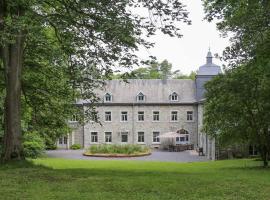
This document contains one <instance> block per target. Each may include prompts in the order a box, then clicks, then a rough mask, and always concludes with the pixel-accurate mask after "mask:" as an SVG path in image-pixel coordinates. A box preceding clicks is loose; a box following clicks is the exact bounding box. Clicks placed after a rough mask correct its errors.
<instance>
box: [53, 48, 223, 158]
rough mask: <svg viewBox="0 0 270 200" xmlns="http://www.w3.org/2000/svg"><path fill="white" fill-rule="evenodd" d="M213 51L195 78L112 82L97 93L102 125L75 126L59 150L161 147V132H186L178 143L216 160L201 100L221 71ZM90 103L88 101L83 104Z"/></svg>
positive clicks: (62, 140) (209, 53) (74, 124)
mask: <svg viewBox="0 0 270 200" xmlns="http://www.w3.org/2000/svg"><path fill="white" fill-rule="evenodd" d="M212 59H213V57H212V54H211V52H210V51H209V52H208V54H207V57H206V64H204V65H202V66H201V67H199V70H198V72H197V75H196V78H195V80H190V79H163V80H155V79H152V80H150V79H149V80H146V79H133V80H128V82H124V81H121V80H109V81H107V82H106V85H105V86H104V88H103V89H102V90H99V91H98V92H97V94H98V96H99V97H100V99H102V101H101V102H99V103H97V105H96V106H97V107H96V109H97V111H98V115H99V119H100V122H101V124H98V123H94V122H89V123H87V124H85V125H79V124H78V123H77V122H76V120H73V121H70V124H71V125H72V126H73V127H74V128H73V132H72V133H71V134H69V135H68V136H67V137H63V138H60V139H59V141H58V142H57V145H58V147H59V148H69V147H70V146H71V145H72V144H81V145H82V146H83V147H84V148H87V147H89V146H90V145H92V144H104V143H107V144H123V143H127V144H142V145H148V146H151V147H159V146H160V143H161V138H160V137H159V136H161V135H162V134H165V133H168V132H177V131H178V132H179V131H182V132H183V131H184V133H185V135H186V136H185V137H184V138H183V137H181V138H176V139H177V141H176V143H180V144H181V143H189V144H193V145H194V147H202V148H203V152H204V154H205V155H206V156H207V157H208V158H209V159H215V142H214V141H213V140H211V139H210V138H209V136H207V135H206V134H204V133H203V132H202V131H201V129H202V124H203V103H204V93H205V89H204V84H205V83H206V82H207V81H208V80H210V79H211V78H213V77H214V76H216V75H217V74H219V73H221V68H220V67H219V66H218V65H215V64H214V63H213V62H212ZM80 104H81V105H80V106H82V107H86V106H87V102H84V101H82V102H80Z"/></svg>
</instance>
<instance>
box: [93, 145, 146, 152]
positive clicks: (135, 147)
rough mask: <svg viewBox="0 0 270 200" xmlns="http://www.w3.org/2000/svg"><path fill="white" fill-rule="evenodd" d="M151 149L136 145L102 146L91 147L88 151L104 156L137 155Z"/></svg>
mask: <svg viewBox="0 0 270 200" xmlns="http://www.w3.org/2000/svg"><path fill="white" fill-rule="evenodd" d="M149 150H150V149H149V148H148V147H146V146H141V145H135V144H125V145H117V144H112V145H110V144H101V145H91V146H90V147H89V149H88V152H89V153H102V154H136V153H145V152H148V151H149Z"/></svg>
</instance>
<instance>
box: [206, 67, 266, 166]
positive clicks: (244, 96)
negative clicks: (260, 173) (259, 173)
mask: <svg viewBox="0 0 270 200" xmlns="http://www.w3.org/2000/svg"><path fill="white" fill-rule="evenodd" d="M269 77H270V62H269V63H268V64H265V63H263V65H261V63H252V64H249V65H245V66H240V67H238V68H235V69H231V70H227V71H226V72H225V74H222V75H219V76H217V77H216V78H214V79H213V80H211V81H209V82H208V83H207V84H206V89H207V93H206V99H207V101H206V103H205V111H204V130H205V132H206V133H208V134H211V135H212V136H214V137H216V138H217V139H218V140H219V142H221V143H227V144H233V143H235V142H240V143H242V144H252V145H256V146H257V147H258V148H259V151H260V153H261V156H262V158H263V160H265V162H266V164H267V160H268V155H270V134H269V127H270V121H269V118H270V102H269V98H270V79H269Z"/></svg>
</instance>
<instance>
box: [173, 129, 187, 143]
mask: <svg viewBox="0 0 270 200" xmlns="http://www.w3.org/2000/svg"><path fill="white" fill-rule="evenodd" d="M176 132H177V133H179V134H180V135H179V137H177V138H176V143H179V144H181V143H182V144H186V143H189V132H188V131H187V130H185V129H180V130H178V131H176Z"/></svg>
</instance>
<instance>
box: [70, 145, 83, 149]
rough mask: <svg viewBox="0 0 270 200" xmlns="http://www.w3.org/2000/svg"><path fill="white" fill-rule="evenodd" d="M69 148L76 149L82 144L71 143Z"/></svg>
mask: <svg viewBox="0 0 270 200" xmlns="http://www.w3.org/2000/svg"><path fill="white" fill-rule="evenodd" d="M70 148H71V149H73V150H77V149H81V148H82V146H81V145H80V144H73V145H71V147H70Z"/></svg>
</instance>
